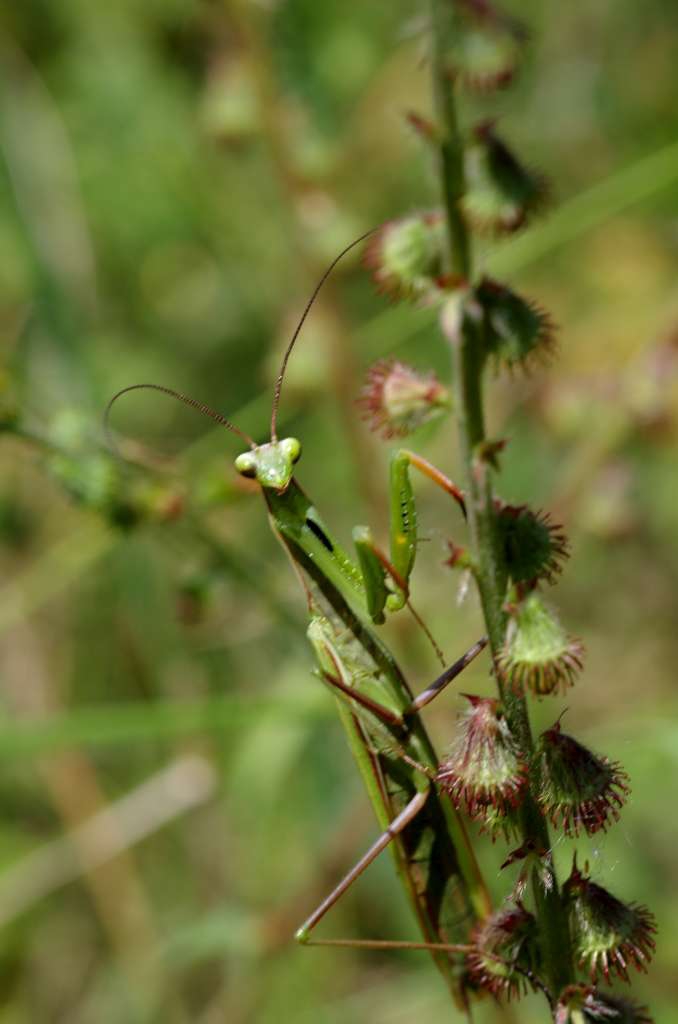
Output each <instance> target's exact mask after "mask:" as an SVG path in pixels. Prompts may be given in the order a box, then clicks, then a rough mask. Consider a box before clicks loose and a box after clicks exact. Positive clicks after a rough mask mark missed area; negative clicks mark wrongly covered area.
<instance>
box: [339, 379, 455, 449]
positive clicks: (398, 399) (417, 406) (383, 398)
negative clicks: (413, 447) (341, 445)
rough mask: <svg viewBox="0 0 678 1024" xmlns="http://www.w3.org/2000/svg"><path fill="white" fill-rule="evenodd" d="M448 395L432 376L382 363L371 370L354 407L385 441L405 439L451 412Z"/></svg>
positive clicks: (445, 389)
mask: <svg viewBox="0 0 678 1024" xmlns="http://www.w3.org/2000/svg"><path fill="white" fill-rule="evenodd" d="M450 403H451V399H450V393H449V391H448V390H447V388H445V387H443V385H442V384H441V383H440V381H439V380H438V378H437V377H436V375H435V373H420V372H419V371H417V370H415V369H414V367H412V366H409V365H408V364H407V363H401V362H398V361H397V360H394V359H382V360H381V361H380V362H378V363H375V365H374V366H372V367H370V369H369V370H368V372H367V380H366V382H365V386H364V387H363V389H362V391H361V393H360V397H359V398H358V399H357V402H356V405H358V407H359V408H360V409H361V411H362V418H363V419H364V420H366V421H367V422H368V423H369V425H370V427H371V429H372V430H374V431H377V432H378V433H381V435H382V437H384V438H392V437H406V436H407V435H408V434H411V433H412V431H413V430H416V429H417V427H421V426H422V425H423V424H424V423H428V422H429V420H432V419H434V418H435V417H436V416H439V415H440V414H441V413H442V412H445V411H446V410H448V409H449V408H450Z"/></svg>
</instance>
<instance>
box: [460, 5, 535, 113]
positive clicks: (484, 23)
mask: <svg viewBox="0 0 678 1024" xmlns="http://www.w3.org/2000/svg"><path fill="white" fill-rule="evenodd" d="M459 9H460V14H461V18H460V20H459V25H458V27H457V31H456V32H455V35H454V39H453V41H452V48H451V50H450V52H449V54H448V60H449V62H450V65H451V70H452V71H453V73H454V74H455V75H456V76H457V77H458V78H459V80H460V81H461V83H462V84H463V86H464V87H465V88H466V89H468V90H469V91H470V92H480V93H487V92H491V91H492V90H494V89H502V88H504V87H505V86H507V85H509V84H510V83H511V81H512V80H513V78H514V76H515V73H516V70H517V68H518V64H519V62H520V58H521V55H522V50H523V45H524V43H525V40H526V38H527V33H526V31H525V29H524V28H523V26H522V25H521V24H520V23H519V22H518V21H516V20H514V19H513V18H510V17H509V16H508V15H506V14H504V13H503V12H502V11H500V10H498V8H497V7H495V6H494V4H491V3H490V2H489V0H461V3H460V4H459Z"/></svg>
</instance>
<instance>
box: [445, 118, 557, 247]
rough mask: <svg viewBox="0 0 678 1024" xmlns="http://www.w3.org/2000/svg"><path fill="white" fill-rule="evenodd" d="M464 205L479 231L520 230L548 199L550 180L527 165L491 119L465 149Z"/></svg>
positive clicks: (505, 231)
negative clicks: (546, 180)
mask: <svg viewBox="0 0 678 1024" xmlns="http://www.w3.org/2000/svg"><path fill="white" fill-rule="evenodd" d="M464 167H465V172H466V186H467V188H466V193H465V195H464V198H463V200H462V203H463V209H464V212H465V213H466V215H467V216H468V218H469V220H470V222H471V224H473V225H474V226H475V227H476V228H477V229H478V230H479V231H486V232H490V233H492V234H504V233H507V232H513V231H517V230H518V229H519V228H521V227H523V225H524V224H525V223H526V222H527V221H528V219H529V218H530V217H531V216H532V214H534V213H536V212H537V211H538V210H539V209H540V208H541V207H542V206H543V205H544V202H545V199H546V192H547V189H546V182H545V180H544V178H543V177H542V176H541V175H540V174H535V173H533V172H532V171H529V170H528V169H527V168H526V167H524V166H523V165H522V164H521V163H520V162H519V161H518V160H517V159H516V157H515V156H514V155H513V154H512V153H511V151H510V150H509V148H508V147H507V146H506V145H505V143H504V142H502V140H501V139H500V138H499V137H498V136H497V135H496V134H495V132H494V129H493V125H492V123H491V122H484V123H483V124H481V125H478V127H477V128H476V131H475V140H474V142H472V143H471V144H470V145H469V146H467V148H466V152H465V163H464Z"/></svg>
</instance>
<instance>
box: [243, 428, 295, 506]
mask: <svg viewBox="0 0 678 1024" xmlns="http://www.w3.org/2000/svg"><path fill="white" fill-rule="evenodd" d="M300 455H301V442H300V441H298V440H297V439H296V437H285V438H283V440H282V441H269V442H268V444H260V445H258V446H256V447H255V448H253V449H252V450H251V451H249V452H243V453H242V455H239V456H238V458H237V459H236V460H235V468H236V469H237V471H238V472H239V473H240V475H241V476H247V477H250V478H252V479H254V480H256V481H257V482H258V483H259V484H260V486H261V487H269V488H271V489H272V490H274V491H277V492H278V494H284V493H285V491H286V490H287V488H288V487H289V484H290V480H291V479H292V473H293V472H294V463H295V462H297V461H298V459H299V456H300Z"/></svg>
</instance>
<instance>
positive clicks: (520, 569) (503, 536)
mask: <svg viewBox="0 0 678 1024" xmlns="http://www.w3.org/2000/svg"><path fill="white" fill-rule="evenodd" d="M495 505H496V509H497V521H498V523H497V525H498V529H499V539H500V542H501V544H502V546H503V551H504V557H505V559H506V565H507V567H508V571H509V573H510V576H511V579H512V580H513V582H514V583H527V584H533V583H535V582H536V581H537V580H540V579H541V580H546V581H547V582H548V583H554V582H555V579H556V576H557V575H558V573H560V572H561V571H562V567H563V562H564V561H565V559H566V558H568V557H569V554H570V546H569V544H568V542H567V538H566V537H565V534H564V533H563V529H562V527H561V526H559V525H558V524H557V523H554V522H553V520H552V519H551V517H550V516H549V515H548V513H546V512H542V511H539V512H533V511H532V509H531V508H528V506H527V505H505V504H503V503H502V502H500V501H497V502H495Z"/></svg>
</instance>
